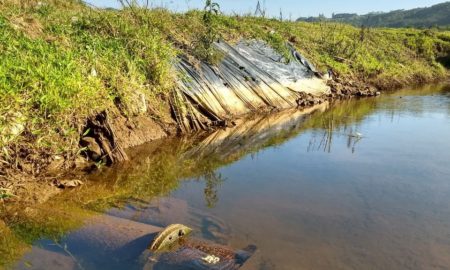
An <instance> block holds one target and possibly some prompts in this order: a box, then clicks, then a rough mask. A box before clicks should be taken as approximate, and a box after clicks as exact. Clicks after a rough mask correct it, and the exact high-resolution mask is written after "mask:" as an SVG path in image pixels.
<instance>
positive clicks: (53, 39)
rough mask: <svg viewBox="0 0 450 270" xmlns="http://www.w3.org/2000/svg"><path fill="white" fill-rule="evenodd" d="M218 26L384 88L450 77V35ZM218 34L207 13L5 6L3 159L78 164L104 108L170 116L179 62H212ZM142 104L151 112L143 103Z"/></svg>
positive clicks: (13, 0) (0, 77)
mask: <svg viewBox="0 0 450 270" xmlns="http://www.w3.org/2000/svg"><path fill="white" fill-rule="evenodd" d="M210 25H213V31H214V32H213V33H212V34H214V36H215V34H216V32H217V34H220V36H221V37H222V38H223V39H225V40H227V41H230V42H235V41H238V40H239V39H242V38H246V39H252V38H253V39H261V40H264V41H266V42H268V43H269V44H270V45H271V46H273V47H274V48H275V49H276V50H277V51H279V52H280V53H282V54H283V55H285V56H286V59H289V51H288V50H287V48H286V46H285V42H286V40H290V41H291V42H292V43H293V45H294V46H295V47H296V48H297V49H298V50H299V51H300V52H301V53H303V54H304V55H305V56H306V57H308V58H309V59H310V60H311V61H312V62H313V63H314V64H316V65H317V66H318V68H319V69H320V70H321V71H323V72H326V70H327V69H332V70H334V71H335V73H337V74H339V75H340V76H342V77H344V78H347V79H349V80H350V79H351V80H363V81H365V82H368V83H371V84H374V85H376V86H378V87H380V88H385V89H386V88H391V87H400V86H404V85H407V84H411V83H417V82H428V81H432V80H435V79H438V78H443V77H445V76H447V75H448V71H447V70H446V69H445V68H444V65H446V66H447V67H448V55H449V54H450V53H449V52H450V32H448V31H443V30H416V29H359V28H355V27H352V26H349V25H343V24H336V23H294V22H279V21H277V20H271V19H264V18H255V17H250V16H222V15H218V16H214V17H213V22H211V23H210ZM212 34H211V28H210V27H208V26H205V24H204V21H203V12H201V11H190V12H187V13H185V14H175V13H171V12H169V11H167V10H163V9H154V10H145V9H140V8H137V7H133V8H127V9H124V10H94V9H91V8H90V7H87V6H85V5H83V4H82V3H81V2H80V1H77V0H67V1H62V0H48V1H37V0H24V1H18V0H3V1H0V62H1V63H2V65H0V150H1V153H2V154H0V156H1V157H2V159H3V160H5V161H6V163H10V164H12V163H15V159H17V158H23V157H22V156H23V153H22V154H20V153H19V152H20V151H19V150H20V149H25V150H26V151H25V152H27V153H28V152H30V149H31V150H33V151H34V150H37V152H39V153H47V154H56V153H60V154H65V155H68V156H73V155H75V154H76V153H77V151H78V148H79V146H78V141H79V136H80V133H81V132H82V130H83V126H84V124H85V121H86V119H87V117H89V116H92V115H95V114H96V113H98V112H101V111H105V110H107V111H109V112H112V113H113V114H114V113H116V114H122V115H124V116H126V117H132V116H136V115H140V114H146V115H149V116H150V117H152V118H154V119H165V118H168V117H170V115H168V113H167V112H168V109H167V108H168V100H169V98H168V97H169V94H170V92H171V91H172V89H173V87H174V83H175V80H176V78H177V76H178V75H177V74H176V72H175V71H174V70H173V68H172V64H173V63H174V61H176V56H177V55H179V54H185V55H187V56H188V57H189V59H191V60H192V61H194V62H195V61H199V60H205V59H202V58H207V57H206V56H204V54H205V52H204V48H203V47H204V46H198V44H201V41H202V39H204V37H205V35H207V36H211V35H212ZM206 51H207V52H208V50H206ZM196 58H197V59H196ZM198 58H200V59H198ZM218 59H220V57H219V58H218ZM439 61H441V62H442V63H440V62H439ZM212 62H216V61H215V60H214V61H212ZM443 64H444V65H443ZM142 97H144V98H145V101H146V103H147V104H148V107H149V108H150V109H149V110H148V111H144V110H142V108H141V107H142V106H141V107H140V106H139V105H137V104H138V103H139V102H137V101H140V100H142ZM19 133H20V134H21V135H20V136H17V134H19ZM21 155H22V156H21ZM25 156H26V155H25ZM2 164H5V163H4V162H3V163H2ZM1 166H2V165H1Z"/></svg>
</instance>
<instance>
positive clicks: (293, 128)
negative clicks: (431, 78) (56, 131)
mask: <svg viewBox="0 0 450 270" xmlns="http://www.w3.org/2000/svg"><path fill="white" fill-rule="evenodd" d="M131 156H133V161H131V162H130V163H128V164H125V165H121V166H117V167H115V168H112V169H107V170H103V171H101V172H99V173H96V174H94V175H92V177H91V181H93V182H95V183H99V184H102V183H107V184H110V183H123V184H120V185H118V186H117V188H118V189H120V188H123V189H125V188H126V189H127V190H128V191H129V193H126V194H122V195H121V196H119V197H120V201H121V203H120V204H117V206H116V207H110V208H109V209H108V210H107V211H106V212H104V213H103V214H101V215H100V216H99V217H97V221H96V219H95V218H94V219H93V220H91V223H88V224H87V225H85V226H84V227H82V228H80V229H76V230H74V231H72V232H68V233H67V234H66V235H65V236H64V237H62V238H61V239H60V240H59V241H58V245H55V243H54V241H53V240H50V239H41V240H39V241H36V242H35V244H34V247H33V249H32V250H31V251H29V252H28V253H27V254H25V255H24V257H23V258H22V259H21V260H20V261H19V262H17V264H16V266H15V269H49V270H51V269H143V268H145V266H144V264H145V258H142V251H143V249H145V247H146V246H147V245H148V244H149V241H150V240H151V237H150V236H149V235H150V234H152V233H154V232H155V231H157V228H155V227H162V226H166V225H168V224H171V223H183V224H186V225H189V226H191V227H192V228H193V229H194V231H195V233H194V234H195V237H200V238H205V239H209V240H211V241H214V242H217V243H220V244H226V245H229V246H232V247H234V248H242V247H245V246H247V245H248V244H254V245H256V246H257V248H258V251H257V252H256V254H255V255H254V257H253V258H252V259H251V260H250V261H249V262H248V264H247V265H245V269H261V270H263V269H264V270H269V269H282V270H294V269H450V87H449V86H429V87H425V88H421V89H412V90H403V91H398V92H395V93H392V94H385V95H383V96H381V97H379V98H373V99H363V100H352V101H345V102H342V103H341V104H336V105H331V106H329V108H326V105H323V106H322V107H320V108H316V109H314V112H312V114H309V112H308V114H304V113H299V112H295V113H293V112H290V113H284V114H279V115H273V116H270V117H261V118H255V119H252V120H250V121H246V122H242V123H239V125H238V127H237V128H235V129H229V130H221V131H218V132H216V133H214V134H210V135H200V137H199V138H197V139H195V140H193V139H182V140H177V141H173V140H171V141H158V142H155V143H152V144H149V145H145V146H142V147H139V148H137V149H134V150H132V151H131ZM121 185H122V186H121ZM150 186H151V187H153V188H149V187H150ZM154 187H157V188H156V189H155V188H154ZM112 193H113V192H112ZM117 200H119V199H117ZM105 220H106V221H105ZM102 224H109V225H102ZM147 230H148V234H147ZM146 269H149V268H148V267H147V268H146Z"/></svg>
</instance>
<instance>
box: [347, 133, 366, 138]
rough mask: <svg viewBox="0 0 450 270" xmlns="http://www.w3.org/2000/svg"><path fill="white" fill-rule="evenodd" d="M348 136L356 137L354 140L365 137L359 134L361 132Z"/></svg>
mask: <svg viewBox="0 0 450 270" xmlns="http://www.w3.org/2000/svg"><path fill="white" fill-rule="evenodd" d="M348 136H349V137H354V138H362V137H363V135H362V133H359V132H355V133H350V134H349V135H348Z"/></svg>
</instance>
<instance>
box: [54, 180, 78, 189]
mask: <svg viewBox="0 0 450 270" xmlns="http://www.w3.org/2000/svg"><path fill="white" fill-rule="evenodd" d="M53 184H54V185H55V186H56V187H58V188H74V187H79V186H81V185H83V184H84V183H83V181H81V180H55V182H54V183H53Z"/></svg>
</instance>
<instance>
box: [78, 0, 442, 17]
mask: <svg viewBox="0 0 450 270" xmlns="http://www.w3.org/2000/svg"><path fill="white" fill-rule="evenodd" d="M85 1H86V2H88V3H90V4H93V5H95V6H98V7H116V8H117V7H120V5H119V4H118V1H117V0H85ZM141 1H145V0H141ZM260 1H261V4H262V3H263V2H264V0H260ZM265 1H266V9H267V12H268V13H269V16H270V17H275V16H276V17H278V16H279V14H280V9H281V11H282V13H283V16H284V17H285V18H289V17H291V18H292V19H296V18H298V17H308V16H317V15H319V14H324V15H325V16H327V17H330V16H331V14H332V13H343V12H345V13H347V12H348V13H358V14H366V13H369V12H372V11H391V10H396V9H412V8H416V7H428V6H432V5H434V4H438V3H442V2H445V1H443V0H437V1H436V0H435V1H433V0H370V1H369V0H321V1H314V0H265ZM149 2H151V3H152V5H153V6H163V7H166V8H169V9H171V10H174V11H177V12H182V11H185V10H187V9H191V8H203V6H204V2H205V1H204V0H149ZM215 2H217V3H219V4H220V6H221V10H222V11H223V12H224V13H227V14H232V13H234V12H235V13H238V14H244V13H249V12H251V13H254V11H255V8H256V3H257V2H258V0H215Z"/></svg>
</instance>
